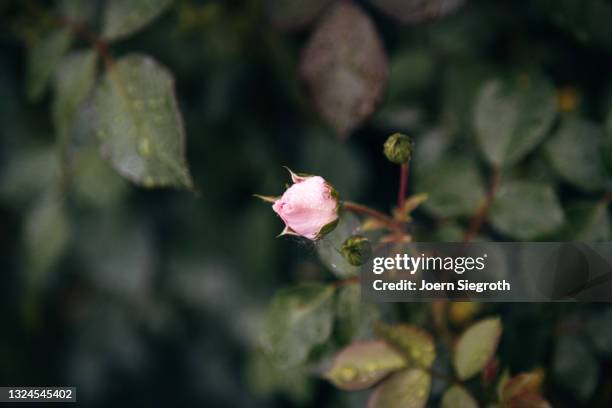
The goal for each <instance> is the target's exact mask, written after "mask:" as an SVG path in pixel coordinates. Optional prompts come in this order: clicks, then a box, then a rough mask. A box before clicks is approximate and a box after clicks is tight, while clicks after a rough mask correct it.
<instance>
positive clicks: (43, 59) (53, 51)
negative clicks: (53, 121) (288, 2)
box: [26, 29, 72, 102]
mask: <svg viewBox="0 0 612 408" xmlns="http://www.w3.org/2000/svg"><path fill="white" fill-rule="evenodd" d="M71 42H72V34H70V32H69V31H68V30H67V29H58V30H55V31H52V32H50V33H48V34H47V35H46V36H45V37H43V38H42V39H41V40H40V41H39V42H38V43H36V44H34V46H32V48H31V49H29V50H28V63H27V73H26V79H27V83H26V85H27V86H26V88H27V92H26V93H27V97H28V99H29V100H30V101H32V102H36V101H38V100H40V98H42V96H43V94H44V93H45V90H46V89H47V84H48V82H49V79H51V75H52V74H53V71H54V70H55V67H56V65H57V64H58V63H59V61H60V59H61V58H62V56H63V55H64V53H65V52H66V51H68V48H69V47H70V43H71Z"/></svg>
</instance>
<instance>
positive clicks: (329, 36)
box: [300, 1, 387, 137]
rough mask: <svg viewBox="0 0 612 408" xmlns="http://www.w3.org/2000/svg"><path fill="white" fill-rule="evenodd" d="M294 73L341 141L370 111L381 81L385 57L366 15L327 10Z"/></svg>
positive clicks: (342, 7)
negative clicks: (298, 73)
mask: <svg viewBox="0 0 612 408" xmlns="http://www.w3.org/2000/svg"><path fill="white" fill-rule="evenodd" d="M300 72H301V75H302V77H303V78H304V81H305V82H306V85H307V86H308V88H309V90H310V93H311V95H312V98H313V100H314V103H315V105H316V107H317V109H318V111H319V112H320V114H321V115H322V116H323V118H324V119H325V120H326V121H327V122H329V124H330V125H331V126H332V127H333V128H334V129H335V130H336V132H337V133H338V134H339V136H341V137H347V136H348V135H349V134H350V133H351V132H352V131H353V130H355V129H356V128H357V127H359V125H361V123H362V122H363V121H364V120H365V119H367V118H368V117H369V116H370V115H371V114H372V113H373V112H374V109H375V108H376V105H377V104H378V102H379V101H380V100H381V98H382V95H383V90H384V88H385V84H386V81H387V56H386V54H385V50H384V48H383V44H382V40H381V38H380V36H379V35H378V32H377V31H376V28H375V27H374V24H373V23H372V21H371V20H370V18H369V17H368V15H367V14H365V13H364V12H363V10H361V8H359V7H358V6H357V5H355V4H353V3H350V2H345V1H341V2H338V3H336V4H335V5H334V6H333V7H332V8H330V9H329V10H328V12H327V13H326V14H325V15H324V16H323V19H322V20H321V21H320V23H319V25H318V26H317V28H316V29H315V32H314V33H313V34H312V37H311V38H310V40H309V42H308V44H307V45H306V48H305V49H304V51H303V54H302V60H301V62H300Z"/></svg>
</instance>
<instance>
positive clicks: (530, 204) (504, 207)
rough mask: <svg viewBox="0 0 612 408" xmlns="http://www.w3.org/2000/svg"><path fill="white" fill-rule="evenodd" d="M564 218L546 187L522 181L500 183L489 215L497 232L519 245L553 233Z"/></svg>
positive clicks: (552, 192) (552, 193)
mask: <svg viewBox="0 0 612 408" xmlns="http://www.w3.org/2000/svg"><path fill="white" fill-rule="evenodd" d="M564 218H565V217H564V214H563V209H562V208H561V205H560V204H559V200H558V199H557V196H556V194H555V192H554V190H553V189H552V187H551V186H550V185H548V184H544V183H537V182H523V181H514V182H507V183H503V184H502V186H501V187H500V189H499V191H497V193H496V194H495V198H494V200H493V204H492V205H491V211H490V214H489V219H490V221H491V224H492V225H493V227H494V228H495V229H496V230H497V231H499V232H500V233H502V234H504V235H507V236H509V237H512V238H516V239H519V240H523V241H528V240H532V239H537V238H540V237H542V236H543V235H546V234H549V233H552V232H554V231H555V230H556V229H557V228H559V227H560V226H561V225H562V224H563V222H564Z"/></svg>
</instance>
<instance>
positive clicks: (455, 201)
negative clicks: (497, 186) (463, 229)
mask: <svg viewBox="0 0 612 408" xmlns="http://www.w3.org/2000/svg"><path fill="white" fill-rule="evenodd" d="M415 173H416V175H415V190H416V191H417V192H421V193H427V194H428V199H427V201H425V202H424V203H423V208H424V209H425V210H427V211H428V212H429V213H431V214H432V215H434V216H436V217H459V216H469V215H472V214H474V213H475V212H476V210H477V208H478V205H479V203H480V201H481V200H482V198H483V197H484V194H485V189H484V183H483V180H482V177H481V176H480V173H479V171H478V167H477V164H476V161H475V159H474V158H473V157H469V156H464V155H458V154H456V153H452V154H451V153H447V154H445V155H443V156H442V157H440V158H439V159H438V160H437V161H435V162H432V163H431V164H429V163H428V164H427V165H424V166H418V167H416V168H415Z"/></svg>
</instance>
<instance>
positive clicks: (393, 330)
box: [376, 323, 436, 368]
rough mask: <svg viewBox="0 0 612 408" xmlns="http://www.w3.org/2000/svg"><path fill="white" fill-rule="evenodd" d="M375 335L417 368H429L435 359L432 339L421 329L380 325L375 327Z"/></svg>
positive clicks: (400, 325) (401, 325)
mask: <svg viewBox="0 0 612 408" xmlns="http://www.w3.org/2000/svg"><path fill="white" fill-rule="evenodd" d="M376 333H377V334H378V336H380V337H381V338H383V339H385V340H386V341H387V342H389V344H391V345H392V346H394V347H395V348H396V349H397V350H399V351H401V352H402V353H403V355H404V356H405V357H406V358H407V359H408V361H409V362H411V363H412V364H414V365H416V366H418V367H422V368H429V367H431V365H432V364H433V362H434V360H435V359H436V348H435V345H434V339H433V337H432V336H431V335H430V334H429V333H427V332H426V331H425V330H423V329H420V328H418V327H416V326H410V325H407V324H398V325H387V324H384V323H380V324H378V325H377V326H376Z"/></svg>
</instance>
